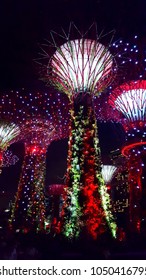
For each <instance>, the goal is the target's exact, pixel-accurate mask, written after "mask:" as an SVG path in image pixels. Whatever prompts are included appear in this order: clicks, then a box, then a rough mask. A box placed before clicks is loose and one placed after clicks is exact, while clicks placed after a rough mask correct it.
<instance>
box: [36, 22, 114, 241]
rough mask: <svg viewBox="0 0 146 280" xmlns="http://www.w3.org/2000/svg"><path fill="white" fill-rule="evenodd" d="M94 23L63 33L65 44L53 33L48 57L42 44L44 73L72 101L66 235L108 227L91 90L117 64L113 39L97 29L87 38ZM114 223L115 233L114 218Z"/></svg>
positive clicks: (94, 91) (103, 85)
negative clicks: (104, 39) (73, 32)
mask: <svg viewBox="0 0 146 280" xmlns="http://www.w3.org/2000/svg"><path fill="white" fill-rule="evenodd" d="M71 27H72V25H71ZM92 27H96V25H93V26H92ZM75 29H76V27H75ZM91 29H92V28H91ZM91 29H89V30H88V32H86V33H85V34H84V35H83V34H80V32H79V31H78V30H77V29H76V30H77V32H78V35H77V37H80V39H75V40H74V39H72V38H71V35H70V34H71V33H70V32H69V35H68V36H67V35H66V34H65V33H64V35H60V38H61V39H63V41H64V42H63V44H62V45H61V46H57V44H56V41H55V33H54V35H53V33H52V38H53V42H54V48H55V52H54V54H53V55H52V56H51V57H49V54H48V51H46V50H43V56H44V57H43V59H44V61H46V63H44V64H43V63H42V68H43V70H42V73H41V74H42V76H43V79H44V80H45V81H47V82H48V83H49V82H50V81H51V83H52V84H53V85H54V86H55V87H57V88H58V89H59V90H61V91H63V92H64V93H66V94H67V96H68V98H69V100H70V103H71V110H70V112H71V127H70V137H69V152H68V168H67V186H68V189H67V197H66V199H65V203H64V219H65V225H64V233H65V235H66V236H68V237H78V235H79V233H80V230H81V229H82V227H84V228H86V230H87V232H88V233H89V234H90V235H91V236H92V237H93V238H96V237H97V236H98V235H100V234H101V233H102V232H103V231H104V230H105V213H104V210H103V207H102V203H101V192H102V191H103V189H104V188H105V184H104V180H103V178H102V175H101V170H100V166H101V164H100V147H99V140H98V129H97V125H96V119H95V114H94V106H93V104H92V101H93V96H94V95H98V94H99V93H100V92H101V91H103V90H104V89H105V88H106V87H107V86H108V85H109V83H110V82H111V80H112V77H113V73H114V71H115V66H114V58H113V56H112V55H111V53H110V52H109V45H108V46H104V45H103V44H101V43H100V42H99V41H100V39H99V37H98V35H97V32H94V38H95V39H87V37H88V35H89V33H90V31H91ZM70 31H71V30H70ZM110 228H111V231H112V234H113V235H115V224H114V222H113V220H112V222H111V223H110Z"/></svg>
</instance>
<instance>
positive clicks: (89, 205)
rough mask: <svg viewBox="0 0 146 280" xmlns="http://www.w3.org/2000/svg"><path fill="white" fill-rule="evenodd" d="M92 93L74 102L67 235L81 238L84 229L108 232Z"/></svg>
mask: <svg viewBox="0 0 146 280" xmlns="http://www.w3.org/2000/svg"><path fill="white" fill-rule="evenodd" d="M90 103H91V99H90V96H88V95H87V96H86V98H85V97H84V98H83V99H81V100H80V101H79V102H77V103H76V104H75V105H74V110H73V111H72V114H71V116H72V130H71V131H72V132H71V137H70V141H69V154H68V172H67V185H68V189H67V199H66V204H65V208H66V209H65V210H64V211H65V213H64V216H65V234H66V235H67V236H69V237H77V236H78V235H79V233H80V231H81V230H82V229H83V228H84V229H86V231H87V232H88V234H90V235H91V236H92V237H93V238H96V237H97V235H100V234H101V233H102V232H103V231H104V225H105V215H104V211H103V208H102V202H101V197H100V189H99V188H100V185H101V181H102V182H103V179H102V176H101V174H100V171H99V166H100V148H99V143H98V141H96V140H97V139H98V138H97V125H96V120H95V115H94V110H93V109H92V106H90Z"/></svg>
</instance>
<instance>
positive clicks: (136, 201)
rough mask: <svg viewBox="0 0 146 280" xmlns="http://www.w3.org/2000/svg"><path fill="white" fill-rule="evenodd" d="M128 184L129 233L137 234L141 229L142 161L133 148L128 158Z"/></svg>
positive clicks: (137, 150) (137, 151)
mask: <svg viewBox="0 0 146 280" xmlns="http://www.w3.org/2000/svg"><path fill="white" fill-rule="evenodd" d="M128 170H129V174H128V183H129V216H130V217H129V218H130V231H131V232H139V231H140V227H141V218H142V217H141V198H142V182H141V176H142V160H141V156H140V155H139V149H137V148H136V147H135V149H134V152H132V151H130V152H129V156H128Z"/></svg>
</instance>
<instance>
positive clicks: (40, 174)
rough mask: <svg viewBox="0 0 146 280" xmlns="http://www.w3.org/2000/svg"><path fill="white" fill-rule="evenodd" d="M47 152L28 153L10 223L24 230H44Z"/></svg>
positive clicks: (13, 226) (14, 227)
mask: <svg viewBox="0 0 146 280" xmlns="http://www.w3.org/2000/svg"><path fill="white" fill-rule="evenodd" d="M45 171H46V154H45V153H43V154H29V153H26V155H25V157H24V161H23V165H22V172H21V176H20V180H19V185H18V191H17V193H16V197H15V203H14V207H13V210H12V215H11V221H10V225H11V227H12V228H13V229H20V230H23V231H24V232H28V231H43V230H44V221H45V205H44V181H45V178H44V177H45Z"/></svg>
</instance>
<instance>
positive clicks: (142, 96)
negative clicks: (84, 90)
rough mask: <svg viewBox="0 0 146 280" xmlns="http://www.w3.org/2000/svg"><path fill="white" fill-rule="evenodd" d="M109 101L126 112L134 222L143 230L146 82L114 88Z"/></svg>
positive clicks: (124, 122) (135, 225)
mask: <svg viewBox="0 0 146 280" xmlns="http://www.w3.org/2000/svg"><path fill="white" fill-rule="evenodd" d="M109 103H110V105H111V106H112V107H115V108H116V109H117V110H118V111H120V112H121V114H122V115H123V117H121V123H122V124H123V127H124V129H125V132H126V143H125V145H124V147H123V149H122V153H123V155H125V156H126V157H128V170H129V190H130V222H131V225H132V229H133V230H140V225H141V212H142V209H141V197H142V196H141V195H142V185H143V183H142V180H144V176H143V174H144V172H143V169H144V162H143V158H144V154H145V151H146V81H144V80H138V81H132V82H129V83H125V84H122V85H121V86H119V87H117V88H116V89H115V90H113V92H112V94H111V95H110V97H109Z"/></svg>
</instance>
